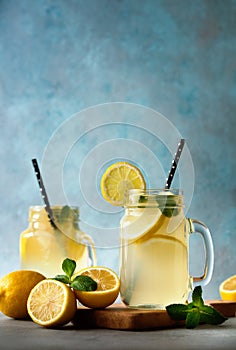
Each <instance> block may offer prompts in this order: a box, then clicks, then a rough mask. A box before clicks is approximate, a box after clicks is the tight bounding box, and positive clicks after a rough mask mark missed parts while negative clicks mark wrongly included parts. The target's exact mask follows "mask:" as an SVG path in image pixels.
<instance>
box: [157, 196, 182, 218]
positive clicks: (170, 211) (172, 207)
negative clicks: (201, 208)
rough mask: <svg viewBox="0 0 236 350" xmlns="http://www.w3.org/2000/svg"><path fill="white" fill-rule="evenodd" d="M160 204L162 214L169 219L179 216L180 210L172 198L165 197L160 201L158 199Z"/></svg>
mask: <svg viewBox="0 0 236 350" xmlns="http://www.w3.org/2000/svg"><path fill="white" fill-rule="evenodd" d="M158 204H159V207H160V210H161V212H162V214H163V215H165V216H167V217H168V218H170V217H171V216H175V215H177V214H178V208H176V202H175V200H174V199H173V198H172V196H163V197H162V198H161V199H160V200H159V199H158Z"/></svg>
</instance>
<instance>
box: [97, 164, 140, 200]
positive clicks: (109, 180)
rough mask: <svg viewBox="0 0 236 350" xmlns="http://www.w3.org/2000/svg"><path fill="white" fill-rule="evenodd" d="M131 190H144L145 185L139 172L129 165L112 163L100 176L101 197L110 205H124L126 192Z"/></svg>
mask: <svg viewBox="0 0 236 350" xmlns="http://www.w3.org/2000/svg"><path fill="white" fill-rule="evenodd" d="M133 188H137V189H145V188H146V184H145V180H144V177H143V175H142V173H141V171H140V170H139V169H138V168H137V167H136V166H135V165H133V164H131V163H128V162H117V163H114V164H112V165H110V166H109V167H108V168H107V170H106V171H105V173H104V174H103V176H102V179H101V192H102V196H103V198H104V199H105V200H106V201H108V202H109V203H110V204H112V205H117V206H122V205H124V204H125V193H126V191H127V190H130V189H133Z"/></svg>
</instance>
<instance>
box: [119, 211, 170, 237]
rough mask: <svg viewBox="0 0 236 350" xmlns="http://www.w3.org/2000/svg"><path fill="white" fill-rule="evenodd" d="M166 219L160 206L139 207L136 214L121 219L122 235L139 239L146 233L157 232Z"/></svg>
mask: <svg viewBox="0 0 236 350" xmlns="http://www.w3.org/2000/svg"><path fill="white" fill-rule="evenodd" d="M164 220H165V216H164V215H162V213H161V211H160V209H159V208H139V209H138V210H136V215H135V216H134V215H131V216H125V217H123V219H121V232H122V237H123V238H124V239H127V240H132V241H133V240H137V239H139V238H141V237H143V236H144V235H148V236H149V235H151V234H152V233H155V232H156V231H157V229H158V228H159V226H161V225H162V223H163V222H164Z"/></svg>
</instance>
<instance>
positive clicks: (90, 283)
mask: <svg viewBox="0 0 236 350" xmlns="http://www.w3.org/2000/svg"><path fill="white" fill-rule="evenodd" d="M70 286H71V288H73V289H76V290H81V291H86V292H91V291H94V290H96V289H97V282H95V281H94V280H93V279H92V278H91V277H89V276H83V275H79V276H76V277H75V278H74V279H73V281H72V282H71V284H70Z"/></svg>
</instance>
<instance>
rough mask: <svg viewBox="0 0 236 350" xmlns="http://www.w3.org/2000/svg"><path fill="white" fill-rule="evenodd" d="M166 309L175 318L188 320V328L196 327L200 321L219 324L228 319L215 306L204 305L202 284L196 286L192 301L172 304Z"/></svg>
mask: <svg viewBox="0 0 236 350" xmlns="http://www.w3.org/2000/svg"><path fill="white" fill-rule="evenodd" d="M166 310H167V313H168V314H169V316H170V317H171V318H172V319H173V320H186V322H185V323H186V328H195V327H196V326H197V325H198V324H199V322H200V323H207V324H212V325H218V324H221V323H223V322H224V321H226V320H227V318H226V317H225V316H223V315H222V314H221V313H220V312H218V311H217V310H216V309H214V308H213V307H211V306H208V305H204V301H203V299H202V287H201V286H197V287H195V288H194V291H193V293H192V302H191V303H189V304H188V305H185V304H171V305H168V306H166Z"/></svg>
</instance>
